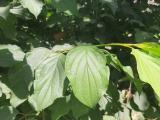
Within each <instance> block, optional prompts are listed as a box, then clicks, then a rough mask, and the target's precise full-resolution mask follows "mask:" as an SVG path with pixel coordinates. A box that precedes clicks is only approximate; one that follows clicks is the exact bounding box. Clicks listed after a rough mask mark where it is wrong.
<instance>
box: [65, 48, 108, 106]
mask: <svg viewBox="0 0 160 120" xmlns="http://www.w3.org/2000/svg"><path fill="white" fill-rule="evenodd" d="M65 71H66V74H67V77H68V78H69V81H70V83H71V86H72V89H73V93H74V95H75V97H76V98H77V99H78V100H79V101H80V102H82V103H83V104H84V105H86V106H88V107H94V106H95V105H96V104H97V103H98V101H99V99H100V98H101V97H102V96H103V94H104V93H105V91H106V90H107V88H108V82H109V75H110V72H109V68H108V67H107V66H106V58H105V55H104V54H103V53H102V52H101V51H100V50H99V49H97V48H96V47H91V46H80V47H77V48H75V49H73V50H71V51H70V52H69V53H68V54H67V58H66V64H65Z"/></svg>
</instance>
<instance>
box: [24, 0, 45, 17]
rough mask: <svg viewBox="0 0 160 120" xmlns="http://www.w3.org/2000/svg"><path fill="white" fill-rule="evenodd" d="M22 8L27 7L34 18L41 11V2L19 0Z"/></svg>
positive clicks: (37, 0)
mask: <svg viewBox="0 0 160 120" xmlns="http://www.w3.org/2000/svg"><path fill="white" fill-rule="evenodd" d="M21 4H22V6H23V7H24V8H27V9H28V10H29V11H30V12H31V13H32V14H33V15H34V16H35V17H36V18H37V17H38V15H39V14H40V13H41V10H42V7H43V2H42V1H41V0H21Z"/></svg>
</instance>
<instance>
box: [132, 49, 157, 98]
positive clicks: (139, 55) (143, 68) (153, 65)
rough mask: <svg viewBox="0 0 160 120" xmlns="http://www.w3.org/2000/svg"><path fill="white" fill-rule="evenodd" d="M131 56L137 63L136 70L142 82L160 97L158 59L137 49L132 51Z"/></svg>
mask: <svg viewBox="0 0 160 120" xmlns="http://www.w3.org/2000/svg"><path fill="white" fill-rule="evenodd" d="M132 54H133V55H134V56H135V58H136V61H137V70H138V74H139V77H140V79H141V80H142V81H144V82H147V83H149V84H150V85H151V86H152V87H153V89H154V91H155V92H156V93H157V95H158V96H160V87H159V86H160V81H159V78H160V75H159V73H160V58H157V57H153V56H150V55H149V54H147V53H145V52H142V51H140V50H137V49H132Z"/></svg>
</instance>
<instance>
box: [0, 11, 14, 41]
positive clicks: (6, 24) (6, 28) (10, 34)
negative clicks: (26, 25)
mask: <svg viewBox="0 0 160 120" xmlns="http://www.w3.org/2000/svg"><path fill="white" fill-rule="evenodd" d="M15 23H16V17H15V16H14V15H12V14H9V15H8V16H7V20H5V19H3V18H0V29H2V31H3V34H4V35H5V37H6V38H8V39H11V40H16V35H17V33H16V27H15Z"/></svg>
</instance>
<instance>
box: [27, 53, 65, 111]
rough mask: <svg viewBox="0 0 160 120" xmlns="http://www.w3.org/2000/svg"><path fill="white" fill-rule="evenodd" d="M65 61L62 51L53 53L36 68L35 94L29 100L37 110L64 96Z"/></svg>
mask: <svg viewBox="0 0 160 120" xmlns="http://www.w3.org/2000/svg"><path fill="white" fill-rule="evenodd" d="M64 61H65V56H64V55H63V54H61V53H52V54H51V55H50V56H49V57H48V58H47V59H45V60H44V61H43V62H42V63H41V65H40V66H38V68H37V69H36V70H35V81H34V94H33V95H31V96H30V97H29V102H30V103H31V104H32V105H33V106H34V108H35V109H36V110H37V111H41V110H43V109H45V108H46V107H48V106H49V105H51V104H52V103H53V102H54V100H55V99H57V98H59V97H62V96H63V85H64V79H65V74H64Z"/></svg>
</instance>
